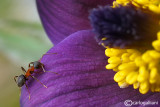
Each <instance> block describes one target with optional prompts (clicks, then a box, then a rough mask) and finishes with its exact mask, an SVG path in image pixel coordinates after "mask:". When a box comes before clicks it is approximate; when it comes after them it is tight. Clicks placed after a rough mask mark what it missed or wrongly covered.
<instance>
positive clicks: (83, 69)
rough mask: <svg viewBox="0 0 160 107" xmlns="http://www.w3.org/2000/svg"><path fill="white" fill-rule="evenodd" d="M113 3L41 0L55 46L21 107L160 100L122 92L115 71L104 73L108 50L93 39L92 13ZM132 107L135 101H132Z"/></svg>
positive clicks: (155, 96)
mask: <svg viewBox="0 0 160 107" xmlns="http://www.w3.org/2000/svg"><path fill="white" fill-rule="evenodd" d="M111 2H112V0H109V1H108V0H37V6H38V10H39V14H40V17H41V20H42V23H43V25H44V29H45V30H46V32H47V34H48V36H49V38H50V40H51V41H52V42H53V43H54V44H55V46H54V47H52V48H51V49H50V50H49V51H48V53H57V54H52V55H45V56H44V57H43V58H42V60H41V62H42V63H43V64H44V66H45V70H46V71H52V72H57V73H58V75H56V74H53V73H51V72H46V73H42V74H36V75H35V76H36V77H37V78H38V79H39V80H40V81H41V82H42V83H43V84H45V85H46V86H47V87H48V88H47V89H46V88H44V87H43V86H42V85H41V84H39V83H38V82H37V81H36V80H33V79H30V80H28V82H27V85H28V88H29V91H30V94H31V100H29V99H28V92H27V89H26V87H22V93H21V98H20V104H21V106H22V107H77V106H81V107H95V106H97V107H106V106H111V105H112V106H117V107H119V106H124V101H125V100H128V101H130V100H132V101H160V99H159V95H160V94H159V93H148V94H145V95H142V94H140V93H139V92H138V90H133V88H132V87H128V88H126V89H121V88H119V86H118V85H117V83H116V82H114V80H113V76H114V74H115V73H114V72H113V71H109V70H106V69H105V65H106V64H107V57H106V56H105V54H104V52H105V48H103V47H102V46H99V45H98V44H97V42H96V40H95V39H94V36H95V35H94V34H93V33H92V31H91V30H89V29H91V27H90V24H89V20H88V14H89V13H88V11H89V10H90V9H92V8H94V7H97V6H98V5H106V4H109V3H111ZM128 103H130V102H128Z"/></svg>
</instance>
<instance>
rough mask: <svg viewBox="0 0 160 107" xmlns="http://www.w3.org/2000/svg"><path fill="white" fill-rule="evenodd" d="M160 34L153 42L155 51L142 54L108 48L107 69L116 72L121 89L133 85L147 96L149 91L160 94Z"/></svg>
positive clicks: (116, 78)
mask: <svg viewBox="0 0 160 107" xmlns="http://www.w3.org/2000/svg"><path fill="white" fill-rule="evenodd" d="M157 41H160V32H158V33H157V40H155V41H153V42H152V46H153V49H152V50H147V51H145V52H142V51H141V50H137V49H116V48H107V49H106V50H105V54H106V56H108V57H109V59H108V64H107V65H106V69H112V70H114V71H115V72H116V74H115V76H114V80H115V81H116V82H117V83H118V85H119V87H120V88H126V87H128V86H129V85H133V88H134V89H139V92H140V93H142V94H146V93H147V92H149V91H152V92H160V67H159V66H160V50H159V49H160V48H159V44H160V43H159V42H158V43H156V42H157Z"/></svg>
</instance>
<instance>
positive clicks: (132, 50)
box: [127, 49, 138, 53]
mask: <svg viewBox="0 0 160 107" xmlns="http://www.w3.org/2000/svg"><path fill="white" fill-rule="evenodd" d="M127 52H128V53H137V52H138V51H137V50H135V49H127Z"/></svg>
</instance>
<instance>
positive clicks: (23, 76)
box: [14, 53, 57, 100]
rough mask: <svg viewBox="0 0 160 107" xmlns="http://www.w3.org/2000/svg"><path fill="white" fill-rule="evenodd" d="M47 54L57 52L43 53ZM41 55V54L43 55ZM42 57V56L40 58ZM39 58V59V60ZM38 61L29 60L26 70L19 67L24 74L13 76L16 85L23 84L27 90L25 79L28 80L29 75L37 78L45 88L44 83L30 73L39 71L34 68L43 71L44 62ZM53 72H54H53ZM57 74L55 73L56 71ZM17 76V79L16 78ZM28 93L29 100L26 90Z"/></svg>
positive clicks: (20, 85)
mask: <svg viewBox="0 0 160 107" xmlns="http://www.w3.org/2000/svg"><path fill="white" fill-rule="evenodd" d="M49 54H57V53H47V54H44V55H49ZM44 55H43V56H44ZM43 56H42V57H43ZM41 59H42V58H41ZM41 59H40V61H41ZM40 61H35V62H30V63H29V65H28V67H29V68H28V70H27V71H26V70H25V69H24V68H23V67H21V69H22V71H23V72H24V74H21V75H20V76H15V77H14V80H15V82H16V83H17V85H18V87H22V86H23V85H25V86H26V88H27V90H28V86H27V84H26V81H27V80H29V77H31V78H33V79H35V80H37V81H38V82H39V83H40V84H42V85H43V86H44V87H45V88H47V86H46V85H44V84H43V83H41V82H40V81H39V80H38V79H37V78H36V77H34V76H32V75H31V74H33V73H39V72H35V69H40V68H42V69H43V71H44V72H46V71H45V69H44V64H42V63H41V62H40ZM47 72H49V71H47ZM53 73H55V72H53ZM56 74H57V73H56ZM16 78H18V79H16ZM28 93H29V100H30V92H29V90H28Z"/></svg>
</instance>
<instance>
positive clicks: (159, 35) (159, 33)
mask: <svg viewBox="0 0 160 107" xmlns="http://www.w3.org/2000/svg"><path fill="white" fill-rule="evenodd" d="M157 39H158V40H160V32H158V33H157Z"/></svg>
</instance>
